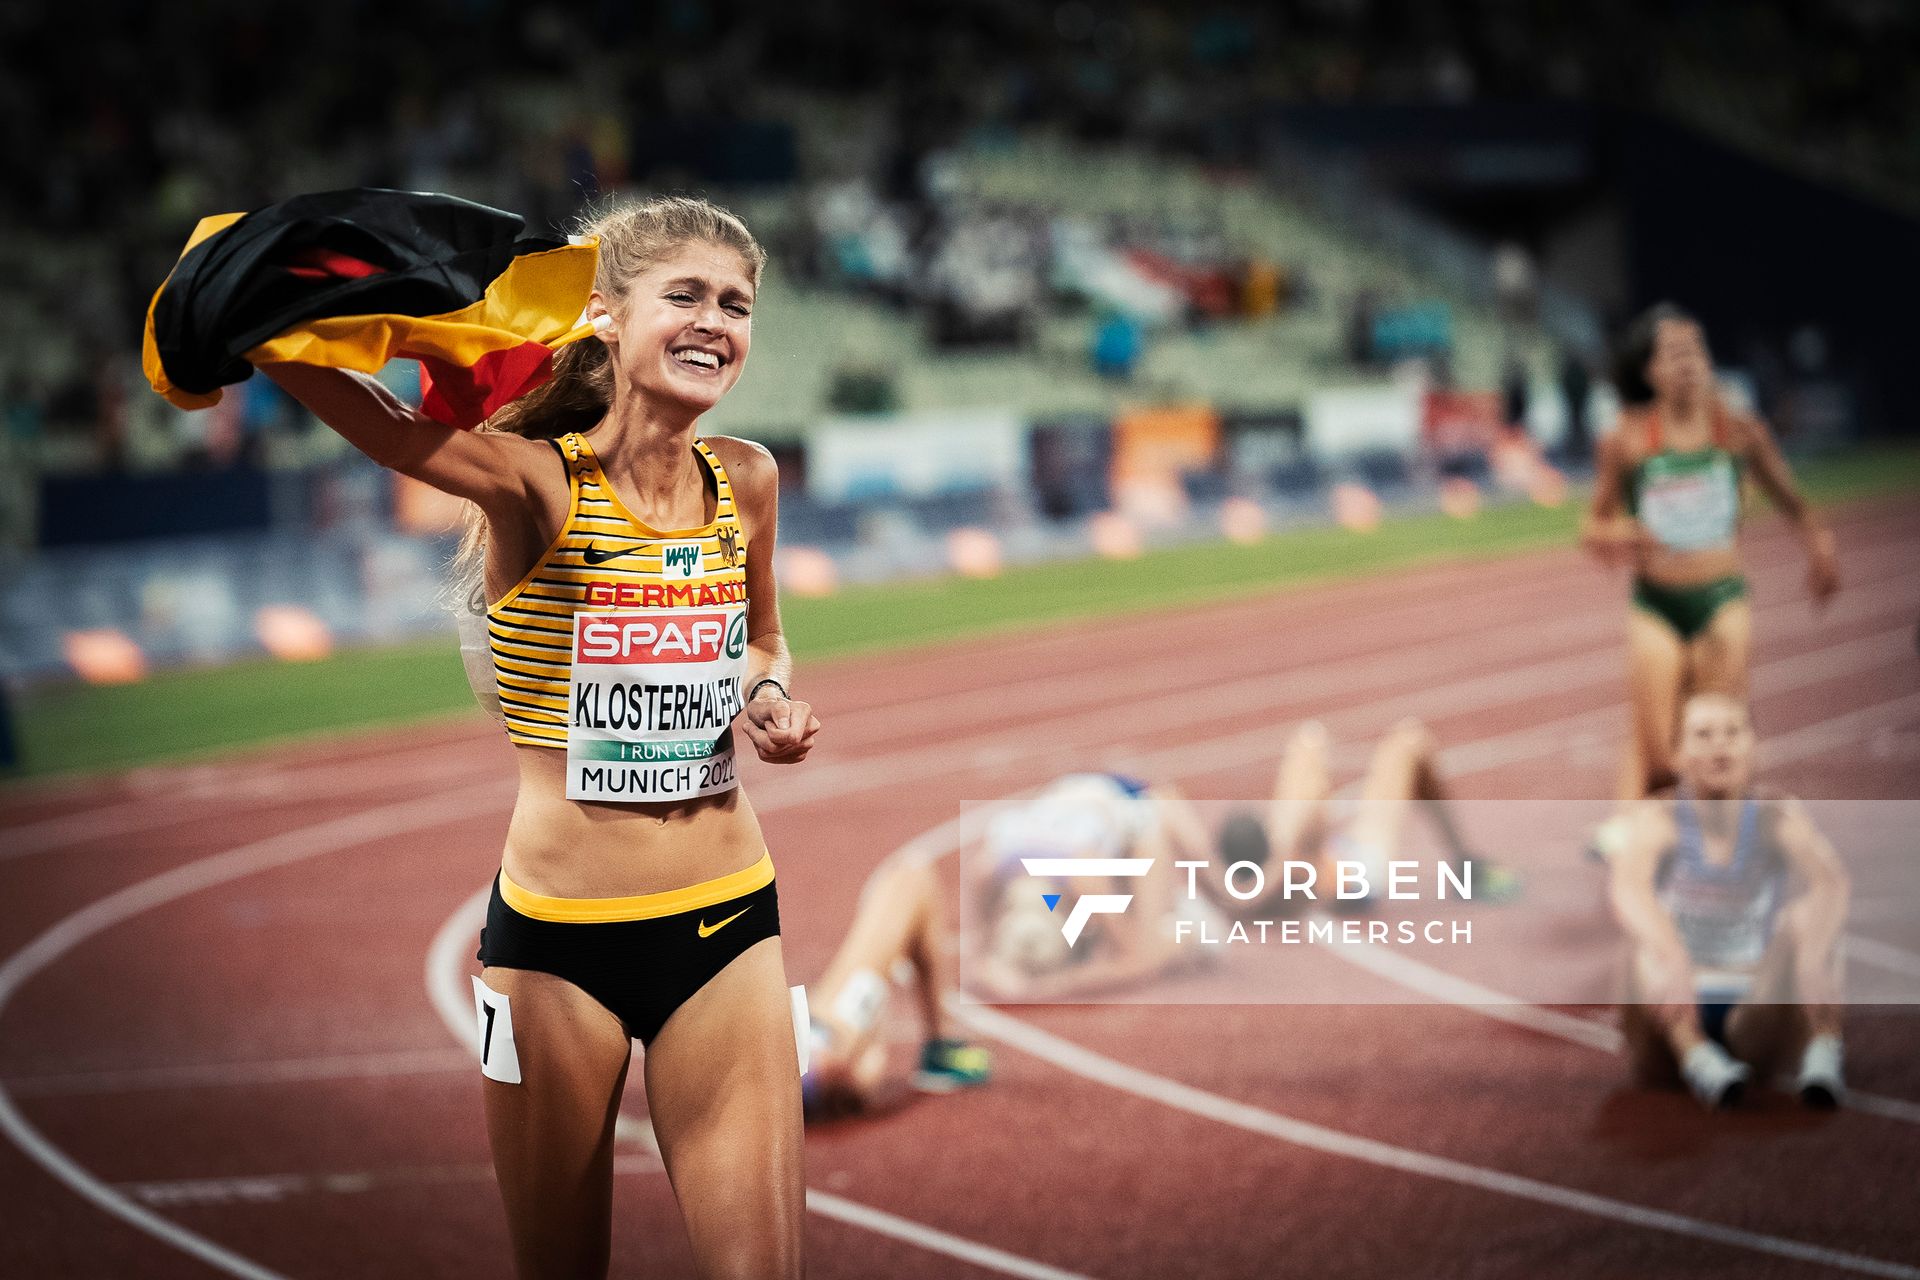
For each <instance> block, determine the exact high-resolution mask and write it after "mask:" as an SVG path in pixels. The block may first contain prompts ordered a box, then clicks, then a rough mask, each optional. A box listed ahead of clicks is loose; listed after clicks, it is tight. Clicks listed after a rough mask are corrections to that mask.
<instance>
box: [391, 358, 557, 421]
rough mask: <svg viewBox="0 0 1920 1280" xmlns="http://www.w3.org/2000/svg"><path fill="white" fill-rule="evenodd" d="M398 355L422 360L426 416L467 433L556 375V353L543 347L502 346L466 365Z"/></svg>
mask: <svg viewBox="0 0 1920 1280" xmlns="http://www.w3.org/2000/svg"><path fill="white" fill-rule="evenodd" d="M397 354H398V355H400V356H403V357H408V358H411V359H415V360H418V361H420V393H421V398H420V410H421V412H423V413H425V414H426V415H427V416H428V417H429V418H432V419H433V420H434V421H435V422H444V423H446V424H447V425H448V426H450V427H458V428H460V429H461V430H462V431H465V430H467V429H469V428H471V427H476V426H478V425H480V424H481V423H482V422H485V421H486V420H487V419H488V418H490V417H492V416H493V415H494V414H495V413H496V412H498V411H499V409H500V408H501V407H502V406H503V405H506V404H507V403H508V402H509V401H512V400H517V399H519V398H520V397H521V396H523V395H525V394H526V393H527V392H529V391H531V390H533V389H534V388H535V387H537V386H539V385H540V384H541V383H543V382H545V381H546V380H547V379H548V378H550V377H552V376H553V352H552V351H551V350H549V349H548V348H547V345H546V344H545V343H544V342H522V343H521V344H519V345H518V346H513V347H502V348H501V349H500V350H498V351H489V352H488V353H487V354H486V355H484V356H481V357H480V358H479V359H478V360H476V361H474V362H473V363H472V364H470V365H464V366H463V365H457V364H454V363H453V362H452V361H450V360H443V359H441V358H440V357H438V356H417V355H413V354H412V353H411V352H406V351H402V352H398V353H397Z"/></svg>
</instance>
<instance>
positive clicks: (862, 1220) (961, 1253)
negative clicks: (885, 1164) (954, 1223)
mask: <svg viewBox="0 0 1920 1280" xmlns="http://www.w3.org/2000/svg"><path fill="white" fill-rule="evenodd" d="M807 1208H809V1209H811V1210H812V1211H813V1212H815V1213H817V1214H819V1215H820V1216H821V1217H823V1218H832V1219H834V1220H836V1221H838V1222H845V1223H850V1224H851V1225H853V1226H856V1227H865V1228H866V1229H867V1230H869V1231H872V1232H874V1233H876V1234H878V1235H883V1236H891V1237H892V1238H893V1239H895V1240H900V1241H904V1242H905V1243H907V1244H912V1245H918V1246H919V1247H920V1248H922V1249H925V1250H927V1251H928V1252H929V1253H941V1254H945V1255H946V1256H947V1257H949V1258H958V1259H959V1260H960V1261H962V1262H970V1263H972V1264H973V1265H974V1266H976V1267H979V1268H981V1269H982V1270H984V1271H998V1272H999V1273H1000V1274H1001V1275H1007V1276H1022V1277H1024V1278H1025V1280H1088V1278H1087V1277H1086V1276H1085V1275H1082V1274H1081V1273H1080V1272H1078V1271H1067V1270H1064V1269H1062V1268H1060V1267H1052V1266H1048V1265H1047V1264H1046V1263H1044V1262H1035V1261H1034V1260H1033V1259H1031V1258H1023V1257H1021V1256H1020V1255H1019V1254H1017V1253H1008V1252H1007V1251H1006V1250H1005V1249H996V1248H994V1247H993V1246H992V1245H989V1244H981V1243H979V1242H978V1241H974V1240H968V1239H966V1238H964V1237H962V1236H956V1235H953V1234H951V1233H950V1232H946V1231H937V1230H935V1229H934V1228H932V1227H928V1226H923V1225H922V1224H920V1223H918V1222H915V1221H913V1220H912V1219H910V1218H902V1217H898V1216H896V1215H894V1214H891V1213H887V1212H885V1211H883V1210H880V1209H876V1208H874V1207H873V1206H871V1205H865V1204H857V1203H855V1202H854V1201H852V1200H848V1199H846V1198H845V1197H844V1196H837V1195H834V1194H833V1193H832V1192H831V1191H816V1190H814V1189H813V1188H812V1187H808V1188H807Z"/></svg>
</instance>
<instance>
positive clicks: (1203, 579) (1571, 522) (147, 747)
mask: <svg viewBox="0 0 1920 1280" xmlns="http://www.w3.org/2000/svg"><path fill="white" fill-rule="evenodd" d="M1800 474H1801V481H1802V484H1803V486H1804V487H1805V489H1806V491H1807V492H1808V493H1809V494H1810V495H1811V496H1812V497H1813V498H1814V499H1815V500H1816V501H1818V502H1820V503H1822V504H1823V505H1832V504H1834V503H1839V502H1845V501H1849V500H1853V499H1859V498H1868V497H1876V496H1884V495H1887V494H1891V493H1897V492H1902V491H1905V492H1920V449H1912V448H1905V449H1875V450H1864V451H1860V452H1855V453H1850V454H1845V455H1841V456H1837V457H1833V458H1827V459H1821V460H1818V461H1814V462H1810V463H1807V464H1805V465H1804V466H1802V467H1801V470H1800ZM1580 501H1581V495H1580V494H1578V493H1575V494H1574V495H1572V496H1570V498H1569V500H1568V502H1567V503H1566V504H1565V505H1564V506H1561V507H1558V508H1551V509H1549V508H1543V507H1537V506H1533V505H1531V504H1517V505H1511V506H1503V507H1496V508H1492V509H1489V510H1486V511H1484V512H1482V513H1481V514H1480V515H1478V516H1477V517H1475V518H1473V519H1470V520H1454V519H1450V518H1448V517H1446V516H1442V515H1415V516H1405V517H1399V518H1389V519H1387V520H1385V521H1383V522H1382V524H1381V525H1380V527H1379V528H1378V529H1376V530H1374V531H1372V532H1370V533H1351V532H1348V531H1346V530H1344V529H1340V528H1336V527H1330V526H1329V527H1314V528H1307V529H1299V530H1292V531H1288V532H1283V533H1277V534H1274V535H1272V536H1270V537H1268V538H1266V539H1264V540H1263V541H1261V542H1259V543H1257V544H1254V545H1251V546H1237V545H1233V544H1230V543H1226V542H1208V543H1204V544H1195V545H1189V546H1183V547H1178V548H1173V549H1169V550H1164V551H1154V552H1150V553H1148V554H1146V555H1144V556H1141V557H1140V558H1139V559H1137V560H1121V561H1111V560H1077V561H1072V562H1068V563H1057V564H1045V565H1035V566H1031V567H1026V568H1016V569H1011V570H1009V571H1008V572H1006V573H1005V574H1003V575H1001V576H1000V577H997V578H991V579H963V578H952V577H942V578H930V579H924V580H912V581H905V582H893V583H887V584H885V585H879V586H863V587H855V588H851V589H848V590H844V591H842V592H840V593H839V594H837V595H834V596H831V597H828V598H825V599H800V598H797V597H789V598H788V599H786V600H785V601H783V602H782V610H783V613H784V615H785V625H786V630H787V635H788V638H789V641H790V642H791V643H792V645H793V649H794V652H795V655H796V657H797V658H798V659H799V660H800V661H801V662H802V663H806V662H811V661H820V660H823V659H830V658H835V657H840V656H844V655H850V654H857V653H867V652H873V651H877V650H883V649H898V648H903V647H907V646H912V645H921V644H934V643H939V642H941V641H946V640H952V639H956V638H960V637H965V636H977V635H982V634H988V633H992V632H997V631H1010V630H1017V629H1021V628H1030V627H1036V626H1042V625H1045V624H1047V623H1050V622H1059V621H1064V620H1068V619H1076V618H1088V617H1096V616H1104V615H1112V614H1120V613H1129V612H1136V611H1140V610H1145V609H1152V608H1159V607H1165V606H1171V605H1178V604H1191V603H1195V602H1199V601H1207V600H1220V599H1225V598H1229V597H1242V596H1247V595H1252V594H1256V593H1259V592H1263V591H1273V590H1282V589H1285V588H1288V587H1294V586H1299V585H1303V584H1306V583H1313V582H1325V581H1330V580H1340V579H1348V578H1355V577H1361V576H1365V575H1368V574H1377V573H1382V572H1386V571H1389V570H1394V569H1402V568H1407V567H1410V566H1414V565H1419V564H1428V563H1433V562H1437V561H1444V560H1463V559H1473V558H1486V557H1492V556H1501V555H1510V554H1514V553H1518V552H1523V551H1529V550H1534V549H1538V548H1542V547H1551V546H1564V545H1567V544H1568V543H1569V542H1570V541H1571V540H1572V538H1573V536H1574V531H1575V528H1576V526H1577V524H1578V522H1579V509H1580ZM459 714H472V715H476V716H477V715H479V714H480V713H479V711H478V710H477V709H476V708H475V705H474V702H473V697H472V694H471V693H470V692H469V691H468V689H467V683H466V677H465V674H464V672H463V671H462V669H461V665H460V660H459V656H458V654H457V652H456V650H455V647H454V643H453V639H452V636H451V632H449V634H448V636H446V637H445V638H441V639H433V640H427V641H419V642H413V643H408V644H402V645H395V646H391V647H382V648H377V649H355V650H348V651H345V652H341V653H338V654H335V655H334V656H332V657H329V658H326V659H324V660H322V661H319V662H311V663H284V662H276V661H272V660H270V659H265V658H262V659H258V660H249V661H244V662H235V663H231V664H228V665H225V666H221V667H215V668H206V669H191V670H180V671H167V672H161V673H158V674H156V675H154V676H152V677H150V678H149V679H147V680H144V681H142V682H140V683H138V684H131V685H119V686H92V685H85V684H80V683H77V682H73V683H65V682H60V683H48V684H42V685H38V686H35V687H33V688H30V689H28V690H26V691H25V692H24V693H23V694H22V695H21V697H20V699H19V701H18V704H17V706H16V709H15V716H16V724H17V733H18V736H19V741H20V753H21V759H22V769H21V771H22V772H23V773H25V774H27V775H44V774H51V773H67V772H75V771H86V772H93V771H99V770H108V769H119V768H125V767H127V766H131V765H137V764H149V763H156V762H160V761H174V760H180V759H186V758H191V757H194V756H200V755H205V754H208V753H211V752H219V751H223V750H226V749H229V748H233V747H237V746H241V745H245V744H248V743H255V742H261V741H265V740H269V739H277V738H286V737H293V736H300V735H306V734H312V733H317V732H325V731H340V730H347V729H354V728H361V727H369V726H376V725H383V724H396V723H406V722H410V721H415V720H418V719H421V718H423V717H428V716H440V715H459Z"/></svg>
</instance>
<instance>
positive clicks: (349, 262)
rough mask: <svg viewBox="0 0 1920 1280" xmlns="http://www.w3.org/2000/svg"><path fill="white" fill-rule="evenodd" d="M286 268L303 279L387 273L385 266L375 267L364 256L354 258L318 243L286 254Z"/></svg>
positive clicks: (347, 277) (349, 277) (344, 277)
mask: <svg viewBox="0 0 1920 1280" xmlns="http://www.w3.org/2000/svg"><path fill="white" fill-rule="evenodd" d="M286 268H287V272H288V274H290V275H296V276H299V277H300V278H301V279H303V280H331V279H340V280H364V279H366V278H367V277H368V276H383V275H385V274H386V273H387V269H386V268H385V267H376V266H375V265H374V264H373V263H371V262H368V261H367V260H366V259H364V258H356V257H354V256H353V255H352V254H350V253H341V252H339V251H338V250H336V249H323V248H321V247H320V246H319V245H309V246H307V247H306V248H304V249H298V250H295V251H294V252H293V253H290V254H288V255H287V261H286Z"/></svg>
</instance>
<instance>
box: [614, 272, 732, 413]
mask: <svg viewBox="0 0 1920 1280" xmlns="http://www.w3.org/2000/svg"><path fill="white" fill-rule="evenodd" d="M753 299H754V286H753V277H752V276H751V274H750V273H749V271H748V268H747V263H746V262H745V261H744V260H743V259H742V258H741V256H740V254H739V252H738V251H737V250H734V249H732V248H729V247H728V246H726V245H722V244H714V243H711V242H705V241H697V242H689V243H687V244H684V245H681V246H680V247H678V248H676V249H674V250H672V251H671V252H669V253H666V254H664V255H662V256H661V257H660V258H659V259H658V260H656V261H654V262H653V263H650V264H649V265H648V266H647V267H646V268H645V269H644V270H642V271H641V272H640V273H639V274H638V275H636V276H635V277H634V278H633V279H632V281H631V282H630V283H629V284H628V285H627V288H626V290H625V294H624V297H622V298H621V299H619V300H618V301H617V302H615V303H613V304H611V305H610V303H609V300H608V299H607V298H606V297H605V296H604V295H603V294H601V293H600V292H599V290H595V291H594V293H593V297H592V300H591V302H590V304H589V307H588V310H589V311H590V312H592V313H595V314H597V313H599V312H602V311H611V312H612V314H613V317H614V326H613V328H612V330H611V331H609V332H608V333H606V334H605V335H603V337H602V339H601V340H602V341H604V342H605V343H606V344H607V345H608V346H609V347H610V348H611V350H612V353H613V361H614V367H615V369H616V370H617V371H618V374H619V380H620V383H621V384H622V386H623V387H625V388H627V389H629V390H631V391H633V392H636V393H638V394H639V395H640V396H641V397H643V398H644V399H645V400H647V401H648V402H649V403H652V404H656V405H662V406H669V405H671V406H677V407H679V408H681V409H684V410H686V411H687V412H689V413H692V414H695V415H698V414H701V413H704V412H706V411H707V410H708V409H711V408H712V407H713V406H714V405H716V404H718V403H719V401H720V397H721V396H723V395H725V394H726V393H727V390H728V388H730V387H732V386H733V384H734V383H735V382H737V381H739V379H740V370H741V369H742V367H743V366H745V364H746V362H747V348H748V346H749V345H750V344H751V343H752V340H753Z"/></svg>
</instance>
